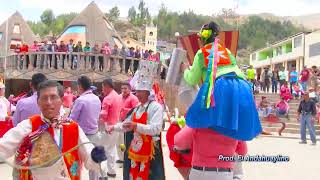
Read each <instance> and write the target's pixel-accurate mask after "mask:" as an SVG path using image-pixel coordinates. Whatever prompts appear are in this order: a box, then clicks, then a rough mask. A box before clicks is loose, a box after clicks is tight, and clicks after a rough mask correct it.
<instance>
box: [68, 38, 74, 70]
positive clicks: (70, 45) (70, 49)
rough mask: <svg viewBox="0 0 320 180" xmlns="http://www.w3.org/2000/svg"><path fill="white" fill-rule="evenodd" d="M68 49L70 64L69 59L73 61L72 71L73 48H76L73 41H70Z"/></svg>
mask: <svg viewBox="0 0 320 180" xmlns="http://www.w3.org/2000/svg"><path fill="white" fill-rule="evenodd" d="M67 48H68V54H69V55H68V58H67V59H68V60H67V61H68V62H69V59H71V69H72V68H73V58H74V56H73V55H72V52H73V48H74V44H73V39H70V40H69V43H68V44H67Z"/></svg>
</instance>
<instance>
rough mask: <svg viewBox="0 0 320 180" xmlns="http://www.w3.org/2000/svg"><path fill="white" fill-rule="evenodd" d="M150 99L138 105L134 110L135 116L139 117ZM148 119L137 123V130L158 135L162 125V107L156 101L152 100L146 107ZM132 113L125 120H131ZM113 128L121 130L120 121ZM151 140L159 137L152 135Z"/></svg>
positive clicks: (150, 134)
mask: <svg viewBox="0 0 320 180" xmlns="http://www.w3.org/2000/svg"><path fill="white" fill-rule="evenodd" d="M149 102H150V101H148V102H147V103H145V104H144V105H141V104H140V105H139V106H138V107H137V108H136V109H135V110H134V112H136V116H137V118H140V117H141V115H142V113H144V112H145V110H146V108H147V106H148V104H149ZM147 113H148V120H147V124H140V123H138V124H137V132H139V133H141V134H145V135H149V136H156V135H160V132H161V130H162V125H163V107H162V106H161V105H160V104H159V103H157V102H156V101H153V102H151V103H150V105H149V107H148V111H147ZM132 115H133V113H132V114H131V115H130V116H129V117H128V118H127V119H125V120H124V122H125V121H132ZM114 129H115V130H116V131H123V127H122V123H117V124H116V125H115V126H114ZM153 140H155V141H157V140H159V137H153Z"/></svg>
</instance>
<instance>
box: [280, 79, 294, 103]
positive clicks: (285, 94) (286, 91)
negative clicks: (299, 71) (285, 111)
mask: <svg viewBox="0 0 320 180" xmlns="http://www.w3.org/2000/svg"><path fill="white" fill-rule="evenodd" d="M280 97H281V98H283V99H284V100H285V101H287V102H289V101H290V100H291V99H292V95H291V92H290V88H289V87H288V82H285V83H284V84H283V85H282V86H281V88H280Z"/></svg>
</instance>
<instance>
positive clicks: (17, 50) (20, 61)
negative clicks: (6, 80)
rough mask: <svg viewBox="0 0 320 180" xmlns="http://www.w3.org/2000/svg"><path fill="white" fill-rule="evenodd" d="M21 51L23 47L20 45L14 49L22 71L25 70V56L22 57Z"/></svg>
mask: <svg viewBox="0 0 320 180" xmlns="http://www.w3.org/2000/svg"><path fill="white" fill-rule="evenodd" d="M20 51H21V46H20V44H17V45H16V48H15V49H14V53H16V57H17V59H18V62H19V67H20V69H22V68H23V56H21V55H20Z"/></svg>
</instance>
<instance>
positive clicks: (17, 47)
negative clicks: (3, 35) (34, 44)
mask: <svg viewBox="0 0 320 180" xmlns="http://www.w3.org/2000/svg"><path fill="white" fill-rule="evenodd" d="M20 48H21V45H20V44H17V45H16V48H14V52H15V53H17V54H19V53H20V50H21V49H20Z"/></svg>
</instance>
